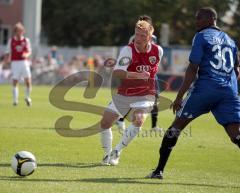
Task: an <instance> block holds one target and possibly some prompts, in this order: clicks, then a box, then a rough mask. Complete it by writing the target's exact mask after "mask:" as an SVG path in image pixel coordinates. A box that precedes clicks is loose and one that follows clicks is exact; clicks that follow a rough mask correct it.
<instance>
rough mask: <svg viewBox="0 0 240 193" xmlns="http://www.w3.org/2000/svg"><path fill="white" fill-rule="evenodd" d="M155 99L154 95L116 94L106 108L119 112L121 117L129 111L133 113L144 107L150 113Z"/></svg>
mask: <svg viewBox="0 0 240 193" xmlns="http://www.w3.org/2000/svg"><path fill="white" fill-rule="evenodd" d="M154 101H155V96H154V95H146V96H123V95H119V94H116V95H115V96H113V100H112V101H111V102H110V103H109V105H108V107H107V108H106V110H107V111H111V112H114V113H116V114H118V115H119V117H126V116H127V115H128V114H129V113H132V112H133V111H134V109H142V110H144V111H145V112H146V113H150V112H151V110H152V108H153V105H154ZM130 111H131V112H130ZM130 117H131V114H130Z"/></svg>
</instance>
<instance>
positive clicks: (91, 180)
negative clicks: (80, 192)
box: [0, 176, 240, 190]
mask: <svg viewBox="0 0 240 193" xmlns="http://www.w3.org/2000/svg"><path fill="white" fill-rule="evenodd" d="M0 181H14V182H40V183H42V182H49V183H51V182H53V183H56V182H69V183H71V182H81V183H83V182H84V183H109V184H112V183H114V184H128V185H131V184H139V185H140V184H141V185H158V186H160V185H175V186H195V187H209V188H222V189H225V188H231V189H239V190H240V186H229V185H217V184H206V183H191V182H189V183H188V182H168V181H164V180H159V179H145V178H86V179H48V178H45V179H33V178H31V177H19V176H11V177H9V176H0Z"/></svg>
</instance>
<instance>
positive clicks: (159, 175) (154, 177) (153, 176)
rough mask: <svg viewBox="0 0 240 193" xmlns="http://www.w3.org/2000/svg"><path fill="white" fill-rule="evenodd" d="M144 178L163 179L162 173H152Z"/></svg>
mask: <svg viewBox="0 0 240 193" xmlns="http://www.w3.org/2000/svg"><path fill="white" fill-rule="evenodd" d="M145 178H150V179H163V172H162V171H160V172H156V171H153V172H151V173H150V174H149V175H147V176H146V177H145Z"/></svg>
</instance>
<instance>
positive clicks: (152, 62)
mask: <svg viewBox="0 0 240 193" xmlns="http://www.w3.org/2000/svg"><path fill="white" fill-rule="evenodd" d="M156 61H157V58H156V56H150V57H149V62H150V63H151V64H152V65H153V64H155V63H156Z"/></svg>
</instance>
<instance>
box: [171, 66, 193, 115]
mask: <svg viewBox="0 0 240 193" xmlns="http://www.w3.org/2000/svg"><path fill="white" fill-rule="evenodd" d="M197 72H198V65H195V64H192V63H190V64H189V66H188V68H187V70H186V73H185V77H184V81H183V83H182V85H181V87H180V89H179V91H178V94H177V97H176V99H175V101H174V102H173V104H172V108H173V113H174V114H175V112H176V111H178V110H179V109H180V108H181V105H182V99H183V96H184V94H185V93H186V92H187V90H188V89H189V88H190V86H191V84H192V83H193V82H194V81H195V79H196V76H197Z"/></svg>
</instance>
